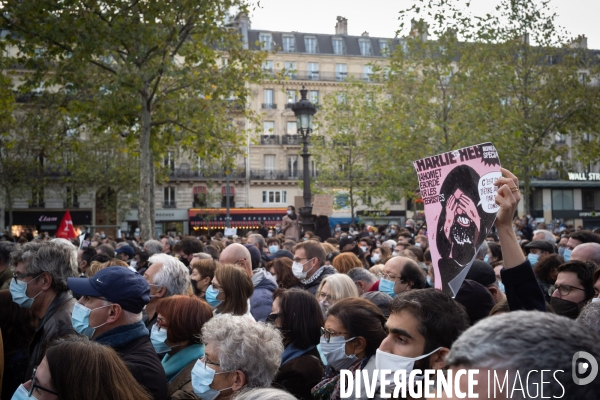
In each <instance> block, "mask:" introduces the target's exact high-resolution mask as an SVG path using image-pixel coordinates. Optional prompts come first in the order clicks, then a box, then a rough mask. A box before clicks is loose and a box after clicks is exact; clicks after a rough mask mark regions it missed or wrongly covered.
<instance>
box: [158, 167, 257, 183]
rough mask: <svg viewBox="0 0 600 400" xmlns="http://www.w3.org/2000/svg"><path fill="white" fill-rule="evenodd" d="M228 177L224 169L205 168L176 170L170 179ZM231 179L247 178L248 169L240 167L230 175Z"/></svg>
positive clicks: (170, 173)
mask: <svg viewBox="0 0 600 400" xmlns="http://www.w3.org/2000/svg"><path fill="white" fill-rule="evenodd" d="M226 176H227V174H226V173H225V171H224V170H223V168H212V169H211V168H203V169H198V170H191V169H187V168H175V169H174V170H172V171H169V179H171V180H173V179H190V180H194V179H224V178H225V177H226ZM229 177H230V178H235V179H244V178H246V167H245V166H238V167H236V168H235V169H233V170H232V171H230V173H229Z"/></svg>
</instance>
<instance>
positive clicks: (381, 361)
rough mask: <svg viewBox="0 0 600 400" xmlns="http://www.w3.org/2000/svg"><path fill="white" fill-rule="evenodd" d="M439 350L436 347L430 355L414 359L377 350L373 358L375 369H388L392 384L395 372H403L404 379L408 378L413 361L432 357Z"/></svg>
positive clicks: (413, 365) (413, 364)
mask: <svg viewBox="0 0 600 400" xmlns="http://www.w3.org/2000/svg"><path fill="white" fill-rule="evenodd" d="M439 349H441V347H438V348H437V349H435V350H434V351H432V352H431V353H428V354H424V355H422V356H419V357H415V358H410V357H402V356H397V355H395V354H392V353H387V352H385V351H381V350H379V349H377V352H376V358H375V368H376V369H378V370H382V369H388V370H390V371H392V372H391V375H390V377H391V378H392V379H391V380H392V382H393V381H394V379H393V376H394V373H395V372H396V371H402V370H405V371H406V377H408V376H409V375H410V373H411V372H412V370H413V368H414V367H415V361H419V360H422V359H424V358H427V357H429V356H430V355H432V354H433V353H435V352H436V351H438V350H439ZM401 383H402V382H401ZM393 388H394V387H393V386H390V389H393Z"/></svg>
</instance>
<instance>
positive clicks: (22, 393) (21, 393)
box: [11, 384, 37, 400]
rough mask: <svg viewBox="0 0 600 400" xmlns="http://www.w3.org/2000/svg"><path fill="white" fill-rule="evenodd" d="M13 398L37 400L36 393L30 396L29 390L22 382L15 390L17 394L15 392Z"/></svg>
mask: <svg viewBox="0 0 600 400" xmlns="http://www.w3.org/2000/svg"><path fill="white" fill-rule="evenodd" d="M11 400H37V397H35V396H34V395H31V397H29V390H27V389H25V386H23V384H21V385H19V387H18V388H17V390H16V391H15V394H13V397H11Z"/></svg>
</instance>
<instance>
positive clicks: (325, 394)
mask: <svg viewBox="0 0 600 400" xmlns="http://www.w3.org/2000/svg"><path fill="white" fill-rule="evenodd" d="M370 358H371V356H368V357H365V358H363V359H362V360H358V361H356V362H355V363H354V364H352V365H351V366H350V368H348V371H350V373H351V374H352V375H353V376H354V371H357V370H361V369H363V368H364V366H365V365H367V363H368V362H369V359H370ZM311 393H312V395H313V397H314V398H315V399H317V400H339V399H340V374H339V373H337V374H336V375H335V376H333V377H332V378H325V379H323V380H322V381H321V382H319V383H317V385H316V386H315V387H314V388H312V389H311Z"/></svg>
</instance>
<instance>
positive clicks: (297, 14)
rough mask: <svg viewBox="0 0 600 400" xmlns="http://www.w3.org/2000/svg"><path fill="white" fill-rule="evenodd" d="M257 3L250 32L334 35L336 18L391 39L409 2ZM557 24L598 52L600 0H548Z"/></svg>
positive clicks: (477, 3) (480, 10) (478, 0)
mask: <svg viewBox="0 0 600 400" xmlns="http://www.w3.org/2000/svg"><path fill="white" fill-rule="evenodd" d="M258 2H260V8H257V9H255V10H254V11H253V12H252V14H251V16H250V20H251V24H252V29H257V30H258V29H264V30H270V31H285V32H291V31H298V32H306V33H325V34H333V33H335V23H336V17H337V16H338V15H339V16H342V17H345V18H347V19H348V34H349V35H354V36H360V35H361V34H362V33H363V32H365V31H366V32H369V35H370V36H372V37H394V35H395V32H396V30H397V29H398V28H399V22H398V15H399V14H398V12H399V11H400V10H401V9H403V8H407V7H409V6H410V5H411V4H412V1H411V0H302V1H297V0H296V1H291V0H254V4H256V3H258ZM498 2H499V1H498V0H471V10H472V11H471V12H472V13H475V14H484V13H486V12H491V11H492V10H493V9H494V6H495V5H496V4H497V3H498ZM551 7H553V8H554V9H555V10H556V13H557V15H558V18H557V23H558V24H559V25H560V26H562V27H563V28H564V29H566V31H567V32H569V33H570V34H571V36H573V37H575V36H577V35H585V36H587V37H588V48H590V49H600V25H599V24H598V15H600V0H551Z"/></svg>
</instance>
